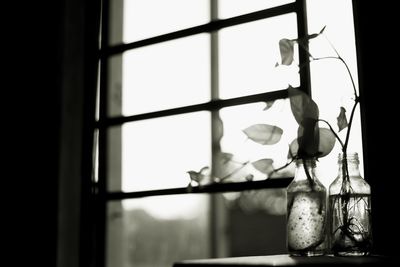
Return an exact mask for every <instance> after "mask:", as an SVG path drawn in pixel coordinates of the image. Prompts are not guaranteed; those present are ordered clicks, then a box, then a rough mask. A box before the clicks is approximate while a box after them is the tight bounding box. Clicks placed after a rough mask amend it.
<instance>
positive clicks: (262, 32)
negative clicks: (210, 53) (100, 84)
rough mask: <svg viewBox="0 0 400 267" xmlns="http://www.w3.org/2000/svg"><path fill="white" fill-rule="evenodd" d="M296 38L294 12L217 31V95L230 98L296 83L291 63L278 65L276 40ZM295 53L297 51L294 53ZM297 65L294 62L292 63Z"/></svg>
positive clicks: (296, 75) (284, 87)
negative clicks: (218, 37)
mask: <svg viewBox="0 0 400 267" xmlns="http://www.w3.org/2000/svg"><path fill="white" fill-rule="evenodd" d="M282 38H288V39H294V38H297V28H296V15H295V14H294V13H291V14H288V15H283V16H278V17H275V18H271V19H264V20H260V21H256V22H251V23H246V24H243V25H239V26H235V27H230V28H226V29H223V30H221V31H220V49H219V52H220V55H219V56H220V62H219V64H220V84H219V85H220V97H221V98H230V97H237V96H243V95H250V94H255V93H262V92H266V91H273V90H278V89H286V88H287V87H288V84H291V85H292V86H294V87H295V86H298V85H299V75H298V73H297V71H293V68H294V66H292V67H287V66H278V67H275V65H276V63H277V62H280V52H279V40H280V39H282ZM295 57H296V58H298V57H297V51H296V53H295ZM293 65H296V64H293Z"/></svg>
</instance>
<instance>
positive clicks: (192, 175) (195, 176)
mask: <svg viewBox="0 0 400 267" xmlns="http://www.w3.org/2000/svg"><path fill="white" fill-rule="evenodd" d="M187 173H188V174H189V176H190V180H192V181H195V182H197V183H200V182H201V180H203V178H204V175H203V174H201V173H199V172H196V171H188V172H187Z"/></svg>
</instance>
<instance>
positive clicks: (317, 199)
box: [286, 159, 328, 256]
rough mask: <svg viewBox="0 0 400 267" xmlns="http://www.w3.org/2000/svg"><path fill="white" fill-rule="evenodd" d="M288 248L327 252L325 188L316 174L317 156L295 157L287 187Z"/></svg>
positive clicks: (295, 252) (303, 253)
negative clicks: (292, 176)
mask: <svg viewBox="0 0 400 267" xmlns="http://www.w3.org/2000/svg"><path fill="white" fill-rule="evenodd" d="M286 191H287V217H286V219H287V248H288V252H289V254H290V255H291V256H319V255H323V254H325V252H326V249H327V246H328V241H327V227H326V223H327V218H326V216H327V192H326V189H325V187H324V185H323V184H322V183H321V182H320V181H319V180H318V178H317V175H316V160H315V159H307V160H302V159H298V160H297V161H296V168H295V174H294V179H293V181H292V182H291V183H290V184H289V186H288V187H287V190H286Z"/></svg>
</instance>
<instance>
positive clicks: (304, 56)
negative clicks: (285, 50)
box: [296, 0, 311, 95]
mask: <svg viewBox="0 0 400 267" xmlns="http://www.w3.org/2000/svg"><path fill="white" fill-rule="evenodd" d="M296 10H297V35H298V38H302V37H304V36H306V35H307V34H308V29H307V14H306V12H307V11H306V0H296ZM304 45H305V46H306V48H307V47H308V44H304ZM299 65H300V66H302V68H300V72H299V74H300V90H303V91H305V92H306V93H307V94H309V95H311V76H310V64H309V57H308V53H307V52H306V51H305V49H299Z"/></svg>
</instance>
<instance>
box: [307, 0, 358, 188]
mask: <svg viewBox="0 0 400 267" xmlns="http://www.w3.org/2000/svg"><path fill="white" fill-rule="evenodd" d="M307 12H308V17H307V21H308V29H309V32H310V33H315V32H319V31H320V30H321V29H322V28H323V27H325V26H326V28H325V30H324V35H323V36H320V37H318V38H315V39H312V40H310V44H309V47H310V53H311V54H312V55H313V56H314V57H317V58H320V57H327V56H333V57H335V56H337V55H336V53H335V51H334V50H333V48H332V47H331V45H330V43H331V44H332V45H333V46H334V47H335V49H336V50H337V51H338V53H339V54H340V55H341V57H342V58H343V59H344V60H345V61H346V63H347V64H348V66H349V68H350V70H351V73H352V76H353V79H354V82H355V85H356V90H358V75H357V57H356V56H357V54H356V47H355V37H354V24H353V10H352V2H351V1H347V0H334V1H333V0H326V1H315V0H308V1H307ZM338 17H340V20H338ZM329 42H330V43H329ZM310 70H311V85H312V86H311V87H312V96H313V99H314V100H315V102H316V103H317V104H318V107H319V111H320V118H322V119H325V120H327V121H328V122H330V123H331V125H332V126H333V127H334V129H335V130H338V129H337V126H336V125H337V119H336V118H337V117H338V115H339V112H340V107H341V106H342V107H344V108H345V109H346V111H347V112H346V116H347V119H349V116H350V111H351V109H352V106H353V104H354V101H353V99H354V93H353V87H352V83H351V79H350V76H349V74H348V73H347V71H346V67H345V65H344V64H343V63H342V62H341V61H339V60H335V59H328V60H319V61H315V62H312V63H311V68H310ZM358 107H359V106H358ZM346 132H347V128H345V129H344V130H342V131H341V132H340V133H339V136H340V138H341V139H342V140H345V135H346ZM362 150H363V148H362V135H361V120H360V113H359V109H358V108H357V109H356V112H355V116H354V120H353V125H352V128H351V135H350V141H349V147H348V151H354V152H358V154H359V157H360V170H361V171H363V165H362V164H363V159H362V155H363V153H362ZM340 152H341V149H340V145H339V143H338V142H337V143H336V146H335V148H334V150H333V151H332V152H331V153H330V154H329V155H327V156H326V157H324V158H322V159H321V160H320V161H319V166H320V170H321V174H322V175H321V176H322V177H323V178H324V179H321V180H322V182H324V184H325V185H329V184H330V183H331V182H332V181H333V179H334V178H336V177H335V176H336V172H337V170H336V168H337V164H336V163H337V157H338V154H339V153H340Z"/></svg>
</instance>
